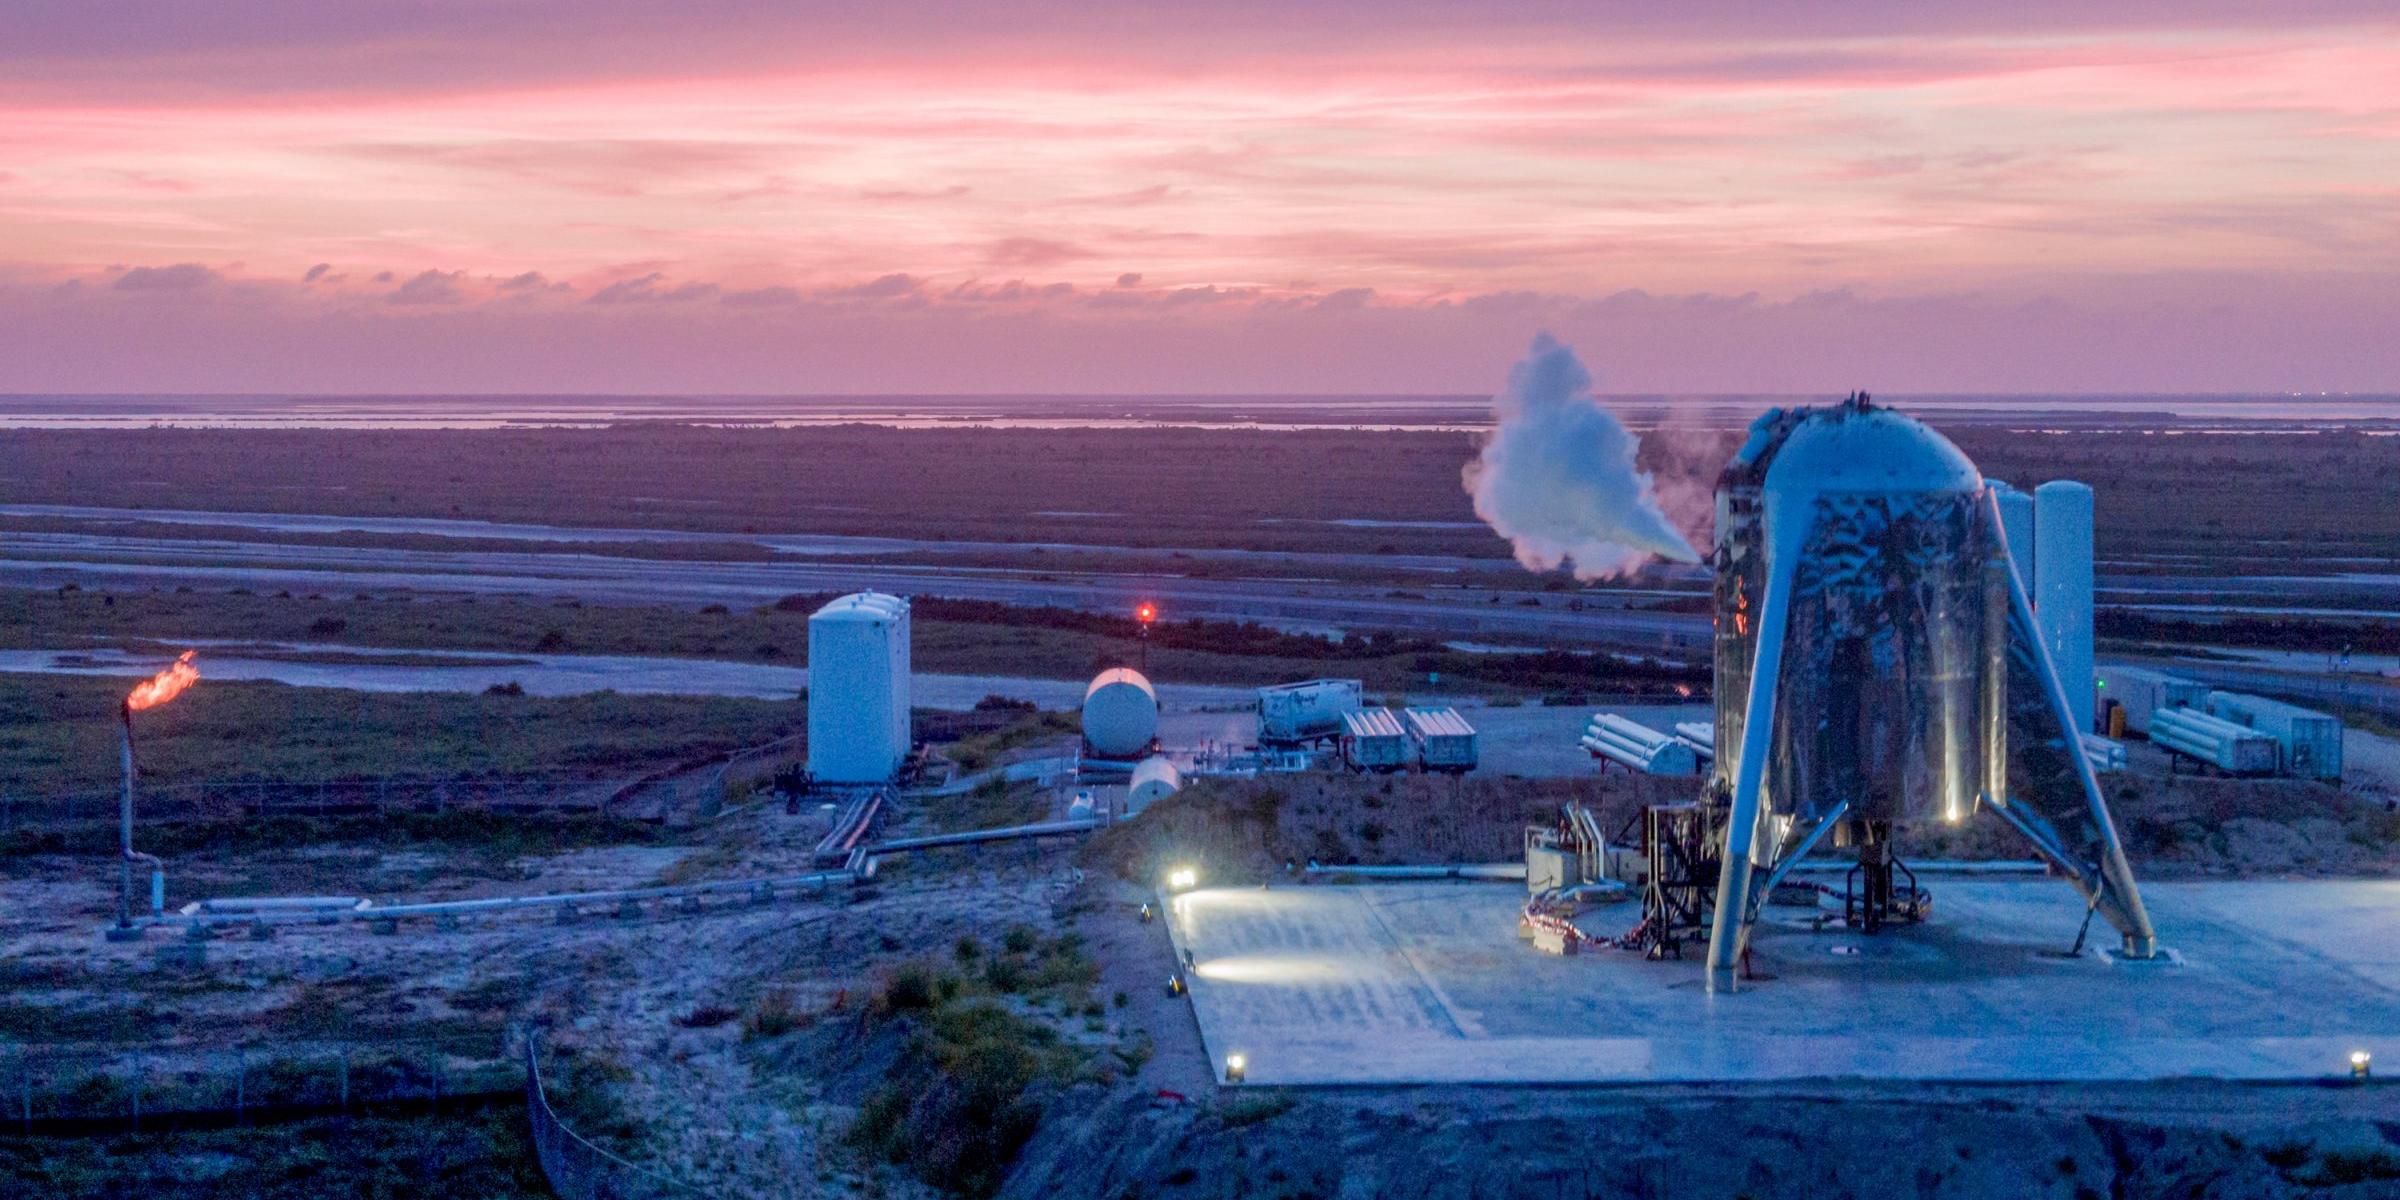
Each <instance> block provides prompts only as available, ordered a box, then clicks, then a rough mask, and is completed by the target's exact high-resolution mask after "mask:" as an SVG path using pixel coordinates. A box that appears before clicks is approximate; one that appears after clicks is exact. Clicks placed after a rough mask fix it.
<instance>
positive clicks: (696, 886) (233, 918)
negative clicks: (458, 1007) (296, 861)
mask: <svg viewBox="0 0 2400 1200" xmlns="http://www.w3.org/2000/svg"><path fill="white" fill-rule="evenodd" d="M859 877H860V875H859V872H856V871H848V870H843V871H817V872H812V873H810V874H806V875H785V876H778V877H775V878H770V879H727V880H718V881H714V882H710V883H686V884H675V885H672V886H668V887H652V888H617V889H612V890H608V891H598V892H552V893H548V894H544V895H539V896H494V897H490V898H487V899H481V900H437V901H428V902H425V903H419V904H390V905H375V904H361V905H359V906H358V907H355V908H344V909H333V910H330V911H329V910H325V909H311V908H299V907H294V908H288V909H281V910H273V911H261V912H246V913H232V912H228V913H219V912H209V911H206V909H205V907H204V908H203V909H202V911H198V912H191V913H186V914H182V915H178V916H175V917H165V916H160V917H152V918H145V919H142V920H141V921H139V922H138V923H139V924H142V925H170V924H188V925H197V926H206V925H230V924H244V925H247V924H252V923H261V922H263V923H267V924H297V923H300V922H304V921H307V922H320V921H380V920H396V919H398V918H401V917H428V916H442V915H448V914H464V913H482V912H506V911H509V910H512V909H523V908H552V907H557V906H559V905H574V904H608V903H621V902H624V901H627V900H634V901H640V900H672V899H677V898H680V897H684V896H705V895H712V894H715V893H719V892H757V891H758V890H760V889H762V888H765V889H770V890H771V889H775V888H787V887H795V888H796V887H820V886H825V885H829V884H834V883H853V882H856V881H857V880H858V879H859Z"/></svg>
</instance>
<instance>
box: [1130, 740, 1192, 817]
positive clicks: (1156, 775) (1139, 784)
mask: <svg viewBox="0 0 2400 1200" xmlns="http://www.w3.org/2000/svg"><path fill="white" fill-rule="evenodd" d="M1182 790H1183V772H1181V771H1178V770H1176V769H1175V764H1174V763H1171V762H1168V761H1167V757H1166V755H1163V754H1153V755H1151V756H1150V757H1148V758H1145V759H1143V760H1142V761H1140V762H1138V763H1135V764H1134V765H1133V782H1132V783H1131V784H1130V785H1128V786H1127V787H1126V789H1125V815H1126V816H1129V817H1130V816H1133V815H1135V814H1137V813H1139V812H1141V811H1142V810H1143V809H1145V808H1148V807H1150V806H1151V805H1153V804H1156V803H1158V802H1159V801H1161V800H1164V799H1166V798H1167V797H1169V796H1172V795H1174V794H1175V793H1177V792H1180V791H1182Z"/></svg>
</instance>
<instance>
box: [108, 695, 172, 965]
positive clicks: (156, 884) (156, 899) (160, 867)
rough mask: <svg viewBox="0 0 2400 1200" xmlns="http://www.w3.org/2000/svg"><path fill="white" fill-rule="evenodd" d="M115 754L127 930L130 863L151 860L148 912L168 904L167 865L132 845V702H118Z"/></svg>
mask: <svg viewBox="0 0 2400 1200" xmlns="http://www.w3.org/2000/svg"><path fill="white" fill-rule="evenodd" d="M117 728H118V739H117V757H118V762H119V764H120V765H121V766H122V767H123V769H124V784H123V787H122V790H121V791H120V792H119V801H118V864H117V866H118V878H117V928H118V929H119V930H120V931H123V932H124V933H127V934H130V932H131V931H132V930H133V928H134V924H133V864H135V863H137V862H146V863H149V864H150V913H151V915H152V916H157V915H159V914H160V913H162V912H164V911H165V909H166V906H167V865H166V864H165V863H164V862H161V861H160V860H159V859H158V857H157V856H156V855H151V854H143V853H141V852H140V851H137V850H135V849H134V848H133V783H134V766H133V702H132V701H131V700H130V699H128V700H123V701H120V702H118V704H117Z"/></svg>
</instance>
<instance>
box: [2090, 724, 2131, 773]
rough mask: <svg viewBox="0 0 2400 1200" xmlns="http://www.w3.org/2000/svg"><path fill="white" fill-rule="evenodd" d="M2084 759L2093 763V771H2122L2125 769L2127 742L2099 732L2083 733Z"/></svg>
mask: <svg viewBox="0 0 2400 1200" xmlns="http://www.w3.org/2000/svg"><path fill="white" fill-rule="evenodd" d="M2083 761H2085V762H2087V763H2090V764H2092V771H2093V773H2094V774H2097V773H2099V772H2102V771H2122V770H2124V769H2125V743H2123V742H2120V741H2117V740H2115V739H2113V738H2107V737H2102V736H2101V735H2099V734H2097V733H2087V734H2084V735H2083Z"/></svg>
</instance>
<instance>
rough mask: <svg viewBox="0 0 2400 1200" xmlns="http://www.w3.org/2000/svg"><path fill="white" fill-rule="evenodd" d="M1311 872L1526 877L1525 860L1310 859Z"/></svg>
mask: <svg viewBox="0 0 2400 1200" xmlns="http://www.w3.org/2000/svg"><path fill="white" fill-rule="evenodd" d="M1303 873H1304V874H1308V875H1355V876H1358V877H1359V878H1361V879H1468V880H1477V881H1483V882H1492V883H1504V882H1510V881H1514V882H1518V883H1522V882H1524V880H1525V864H1523V863H1451V864H1448V865H1446V866H1444V865H1404V866H1377V867H1362V866H1347V867H1345V866H1333V867H1328V866H1325V865H1323V864H1321V863H1319V862H1317V861H1316V860H1315V859H1310V860H1309V864H1308V869H1307V870H1306V871H1305V872H1303Z"/></svg>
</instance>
